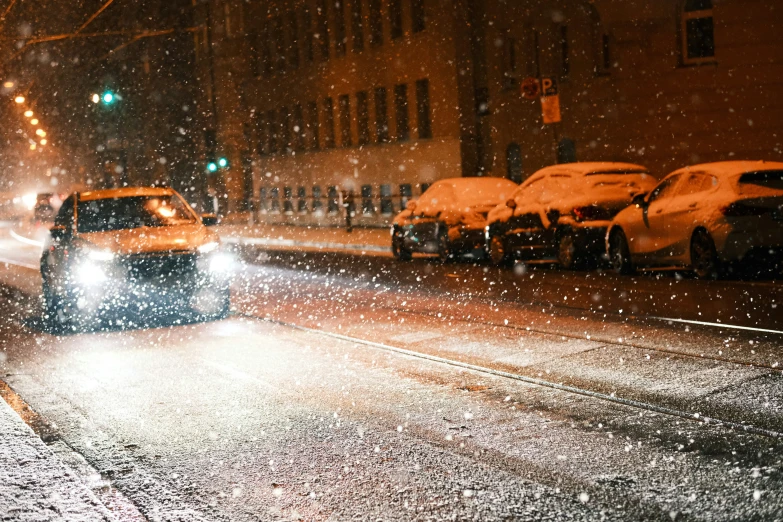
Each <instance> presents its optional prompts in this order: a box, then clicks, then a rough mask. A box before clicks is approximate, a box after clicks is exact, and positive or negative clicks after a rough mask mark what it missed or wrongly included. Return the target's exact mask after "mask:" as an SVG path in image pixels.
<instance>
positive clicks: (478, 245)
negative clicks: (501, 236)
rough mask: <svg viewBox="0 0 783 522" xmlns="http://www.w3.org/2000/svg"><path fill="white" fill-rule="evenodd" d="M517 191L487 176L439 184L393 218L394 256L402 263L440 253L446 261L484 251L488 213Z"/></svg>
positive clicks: (505, 180) (514, 185) (510, 184)
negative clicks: (461, 255) (415, 253)
mask: <svg viewBox="0 0 783 522" xmlns="http://www.w3.org/2000/svg"><path fill="white" fill-rule="evenodd" d="M516 188H517V184H516V183H514V182H513V181H509V180H507V179H504V178H493V177H488V176H483V177H475V178H449V179H442V180H440V181H436V182H435V183H433V184H432V186H431V187H430V188H428V189H427V190H426V191H425V192H424V194H422V196H421V197H420V198H419V199H418V200H411V201H409V202H408V205H407V207H406V209H405V210H403V211H402V212H400V213H399V214H397V216H396V217H395V218H394V222H393V224H392V228H391V235H392V245H391V246H392V254H394V257H395V258H397V259H399V260H403V261H404V260H409V259H410V258H411V256H412V254H413V253H414V252H422V253H429V254H438V256H439V257H440V258H441V259H442V260H444V261H445V260H447V259H451V258H453V257H454V256H456V255H457V254H460V253H464V252H470V251H473V250H479V251H481V252H483V245H484V239H483V238H484V225H485V224H486V219H487V213H488V212H489V211H490V209H492V208H494V207H495V206H497V204H498V203H501V202H503V201H505V200H506V199H508V198H509V197H511V194H512V193H513V192H514V190H515V189H516Z"/></svg>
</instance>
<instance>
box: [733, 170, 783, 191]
mask: <svg viewBox="0 0 783 522" xmlns="http://www.w3.org/2000/svg"><path fill="white" fill-rule="evenodd" d="M739 183H740V188H743V187H742V185H756V186H759V187H764V188H771V189H776V190H783V170H761V171H758V172H748V173H745V174H743V175H742V176H740V179H739Z"/></svg>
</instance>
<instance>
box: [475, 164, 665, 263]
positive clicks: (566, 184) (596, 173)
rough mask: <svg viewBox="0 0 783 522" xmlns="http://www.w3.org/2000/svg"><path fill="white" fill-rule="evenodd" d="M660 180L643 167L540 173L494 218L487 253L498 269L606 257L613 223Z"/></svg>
mask: <svg viewBox="0 0 783 522" xmlns="http://www.w3.org/2000/svg"><path fill="white" fill-rule="evenodd" d="M656 182H657V180H656V179H655V178H654V177H653V176H651V175H650V173H649V172H648V171H647V169H646V168H644V167H643V166H641V165H633V164H630V163H613V162H607V163H588V162H585V163H566V164H561V165H553V166H551V167H546V168H544V169H541V170H539V171H538V172H536V173H535V174H533V175H532V176H530V177H529V178H528V179H527V180H525V182H524V183H522V185H520V186H519V188H518V189H517V190H516V192H514V194H513V196H512V197H511V199H509V200H508V201H506V202H503V204H501V205H498V206H497V207H496V208H495V209H493V210H492V211H491V212H490V213H489V217H488V218H487V228H486V231H485V248H486V250H487V253H488V255H489V258H490V259H491V260H492V262H493V263H495V264H503V263H505V262H508V261H511V260H513V259H515V258H522V259H526V260H536V259H538V260H547V259H556V260H557V261H558V262H559V263H560V265H561V266H562V267H563V268H573V267H574V266H575V265H577V264H579V262H580V261H595V260H597V259H599V258H601V257H603V256H604V254H605V248H604V240H605V237H606V230H607V228H608V227H609V223H610V222H611V220H612V218H613V217H614V216H615V215H616V214H617V213H618V212H620V211H621V210H622V209H624V208H625V207H627V206H628V205H630V204H631V201H632V200H633V198H634V197H635V196H636V195H637V194H642V193H647V192H649V191H650V189H652V188H653V187H654V186H655V184H656Z"/></svg>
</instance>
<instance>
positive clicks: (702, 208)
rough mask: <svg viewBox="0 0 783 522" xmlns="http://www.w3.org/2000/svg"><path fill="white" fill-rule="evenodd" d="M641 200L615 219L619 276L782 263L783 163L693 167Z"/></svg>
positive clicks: (612, 238)
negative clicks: (638, 270)
mask: <svg viewBox="0 0 783 522" xmlns="http://www.w3.org/2000/svg"><path fill="white" fill-rule="evenodd" d="M635 203H636V204H634V205H632V206H631V207H629V208H627V209H626V210H624V211H623V212H620V213H619V214H618V215H617V216H616V217H615V219H614V221H613V222H612V226H611V228H610V229H609V232H608V234H607V236H606V245H607V252H608V255H609V258H610V260H611V262H612V265H613V266H614V268H615V270H616V271H617V272H620V273H631V272H633V270H634V268H635V267H637V266H651V267H654V266H668V267H686V268H690V269H691V270H693V272H694V273H695V274H696V276H698V277H702V278H712V277H717V276H718V275H719V274H720V273H721V271H722V269H723V268H729V267H730V264H732V263H734V262H737V261H742V260H750V259H752V258H756V259H759V258H767V259H770V258H771V259H772V260H773V261H776V262H780V261H781V259H783V163H766V162H752V161H728V162H720V163H708V164H704V165H694V166H692V167H686V168H683V169H680V170H677V171H675V172H672V173H671V174H669V175H668V176H667V177H666V178H664V179H663V180H662V181H661V182H660V183H659V184H658V186H657V187H655V189H654V190H653V191H652V192H650V194H649V195H647V196H645V197H639V198H638V199H637V201H636V202H635Z"/></svg>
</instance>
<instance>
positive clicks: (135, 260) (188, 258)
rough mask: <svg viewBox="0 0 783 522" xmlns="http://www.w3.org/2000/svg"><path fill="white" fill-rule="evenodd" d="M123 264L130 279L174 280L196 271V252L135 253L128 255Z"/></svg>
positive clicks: (163, 281)
mask: <svg viewBox="0 0 783 522" xmlns="http://www.w3.org/2000/svg"><path fill="white" fill-rule="evenodd" d="M124 264H125V267H126V270H127V276H128V279H130V280H131V281H135V282H151V283H168V282H176V281H180V280H181V279H182V278H183V277H188V276H190V275H192V274H194V273H195V272H196V254H195V253H193V252H189V251H173V252H171V251H170V252H163V253H154V254H135V255H132V256H128V257H127V258H126V259H125V262H124Z"/></svg>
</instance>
